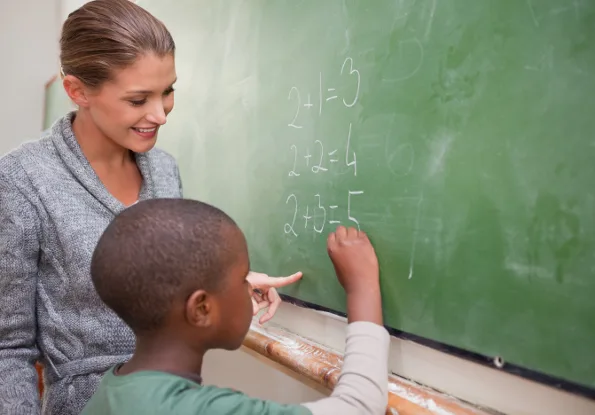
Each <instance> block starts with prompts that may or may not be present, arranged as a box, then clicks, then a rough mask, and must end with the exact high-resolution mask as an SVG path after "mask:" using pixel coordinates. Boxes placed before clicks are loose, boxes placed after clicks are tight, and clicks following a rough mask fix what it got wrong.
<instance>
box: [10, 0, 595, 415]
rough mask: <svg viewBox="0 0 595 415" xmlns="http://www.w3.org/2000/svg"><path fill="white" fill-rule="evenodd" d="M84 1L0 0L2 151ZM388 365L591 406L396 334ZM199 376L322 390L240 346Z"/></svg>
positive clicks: (302, 320)
mask: <svg viewBox="0 0 595 415" xmlns="http://www.w3.org/2000/svg"><path fill="white" fill-rule="evenodd" d="M83 3H85V0H18V1H5V0H2V1H1V2H0V56H2V57H3V59H2V62H3V64H2V65H0V87H1V90H2V92H3V94H2V96H3V99H2V100H0V125H1V126H2V127H1V128H2V136H1V138H0V154H2V153H4V152H6V151H8V150H9V149H11V148H13V147H15V146H16V145H18V144H19V143H21V142H22V141H24V140H26V139H31V138H36V137H37V136H38V134H39V130H40V126H41V122H42V111H43V86H44V83H45V82H46V81H47V80H48V79H49V78H50V77H51V76H52V75H54V74H56V73H57V68H58V63H57V56H58V45H57V39H58V36H59V30H60V27H61V23H62V22H63V20H64V19H65V18H66V17H67V15H68V13H70V12H71V11H72V10H74V9H75V8H77V7H79V6H80V5H82V4H83ZM8 97H10V98H8ZM258 271H266V270H258ZM273 323H274V324H278V325H281V326H284V327H286V328H288V329H289V330H290V331H293V332H296V333H298V334H301V335H304V336H307V337H309V338H311V339H312V340H315V341H317V342H319V343H321V344H324V345H326V346H328V347H331V348H334V349H336V350H338V351H341V350H342V349H343V341H344V333H345V324H346V323H345V321H344V319H341V318H338V317H336V316H332V315H327V314H323V313H318V312H314V311H311V310H304V309H300V308H297V307H295V306H292V305H289V304H284V305H283V306H282V307H281V308H280V309H279V311H278V313H277V316H276V317H275V318H274V320H273ZM389 370H390V371H392V372H395V373H397V374H399V375H401V376H404V377H406V378H410V379H413V380H416V381H418V382H420V383H423V384H426V385H430V386H432V387H434V388H436V389H438V390H442V391H445V392H447V393H450V394H452V395H454V396H457V397H459V398H462V399H465V400H467V401H469V402H474V403H477V404H482V405H485V406H487V407H491V408H494V409H498V410H499V411H501V412H503V413H507V414H515V415H516V414H519V415H521V414H522V415H524V414H535V415H537V414H539V415H547V414H573V415H582V414H594V413H595V403H593V402H591V401H587V400H585V399H583V398H579V397H575V396H573V395H569V394H566V393H562V392H559V391H555V390H553V389H551V388H547V387H544V386H542V385H539V384H536V383H533V382H529V381H526V380H523V379H520V378H518V377H515V376H512V375H508V374H506V373H503V372H499V371H497V370H494V369H489V368H485V367H482V366H479V365H476V364H473V363H470V362H467V361H464V360H461V359H458V358H455V357H452V356H449V355H445V354H443V353H440V352H437V351H435V350H432V349H428V348H426V347H423V346H419V345H416V344H414V343H412V342H407V341H401V340H398V339H393V341H392V344H391V356H390V362H389ZM203 377H204V379H205V382H206V383H209V384H216V385H219V386H226V387H232V388H235V389H239V390H242V391H244V392H246V393H248V394H250V395H252V396H255V397H260V398H266V399H274V400H277V401H281V402H287V403H298V402H304V401H309V400H314V399H319V398H321V397H323V396H324V395H325V394H326V393H325V392H324V391H321V390H318V389H315V388H313V387H310V386H307V385H305V384H303V383H302V382H300V381H299V380H298V379H296V378H294V377H292V376H290V375H288V374H286V373H284V372H283V371H279V370H277V368H276V367H275V366H274V365H273V364H271V363H270V362H268V361H266V360H264V359H262V358H257V357H255V356H254V355H253V354H251V353H248V352H247V351H244V350H240V351H236V352H225V351H213V352H210V353H208V354H207V356H206V359H205V365H204V371H203Z"/></svg>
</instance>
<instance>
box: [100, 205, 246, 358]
mask: <svg viewBox="0 0 595 415" xmlns="http://www.w3.org/2000/svg"><path fill="white" fill-rule="evenodd" d="M249 269H250V264H249V259H248V249H247V246H246V241H245V239H244V235H243V233H242V232H241V230H240V229H239V228H238V226H237V225H236V224H235V222H234V221H233V220H232V219H231V218H230V217H229V216H227V215H226V214H225V213H223V212H222V211H221V210H219V209H217V208H215V207H213V206H210V205H208V204H205V203H201V202H198V201H194V200H185V199H153V200H147V201H141V202H139V203H137V204H136V205H134V206H132V207H130V208H128V209H126V210H125V211H124V212H122V213H121V214H120V215H118V216H117V217H116V218H115V219H114V220H113V221H112V223H111V224H110V225H109V226H108V227H107V229H106V230H105V232H104V233H103V235H102V236H101V238H100V239H99V242H98V244H97V247H96V248H95V252H94V254H93V258H92V262H91V277H92V280H93V284H94V286H95V288H96V290H97V293H98V294H99V297H100V298H101V299H102V300H103V301H104V302H105V303H106V304H107V306H108V307H110V308H111V309H112V310H113V311H114V312H115V313H116V314H117V315H118V316H119V317H120V318H121V319H122V320H124V322H125V323H126V324H127V325H128V326H130V327H131V328H132V330H133V331H134V332H135V334H136V335H137V337H144V336H147V337H148V336H157V335H164V336H167V337H168V338H173V339H179V340H181V341H184V342H186V343H187V344H188V345H189V346H191V347H193V348H197V349H201V350H202V351H203V352H204V351H206V350H208V349H211V348H223V349H229V350H232V349H236V348H238V347H240V345H241V343H242V341H243V339H244V337H245V335H246V333H247V331H248V329H249V327H250V321H251V319H252V302H251V294H250V284H249V283H248V282H247V280H246V276H247V274H248V272H249Z"/></svg>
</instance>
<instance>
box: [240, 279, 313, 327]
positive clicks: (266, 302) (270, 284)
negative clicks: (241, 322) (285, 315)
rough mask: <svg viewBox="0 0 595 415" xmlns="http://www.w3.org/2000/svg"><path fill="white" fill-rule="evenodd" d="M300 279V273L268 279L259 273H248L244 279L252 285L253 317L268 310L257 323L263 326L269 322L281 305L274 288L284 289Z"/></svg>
mask: <svg viewBox="0 0 595 415" xmlns="http://www.w3.org/2000/svg"><path fill="white" fill-rule="evenodd" d="M300 278H302V273H301V272H296V273H295V274H293V275H290V276H289V277H269V276H268V275H266V274H261V273H260V272H252V271H250V272H249V273H248V275H247V276H246V279H247V280H248V282H249V283H250V285H252V307H253V311H254V315H256V314H257V313H258V312H259V311H260V310H262V309H263V308H267V307H268V308H269V309H268V311H267V312H266V313H265V314H263V315H262V316H261V317H260V320H259V323H260V324H263V323H266V322H267V321H269V320H270V319H271V318H273V316H274V315H275V312H276V311H277V308H279V304H281V297H279V294H278V293H277V290H276V289H275V288H280V287H285V286H286V285H289V284H293V283H294V282H296V281H297V280H299V279H300Z"/></svg>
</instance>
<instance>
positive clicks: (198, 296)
mask: <svg viewBox="0 0 595 415" xmlns="http://www.w3.org/2000/svg"><path fill="white" fill-rule="evenodd" d="M213 300H214V298H213V296H211V295H209V293H207V292H206V291H204V290H197V291H194V292H193V293H192V295H191V296H190V298H188V301H186V320H187V321H188V323H190V324H191V325H193V326H195V327H209V326H211V325H212V324H213V317H214V316H213V312H214V307H213V306H214V301H213Z"/></svg>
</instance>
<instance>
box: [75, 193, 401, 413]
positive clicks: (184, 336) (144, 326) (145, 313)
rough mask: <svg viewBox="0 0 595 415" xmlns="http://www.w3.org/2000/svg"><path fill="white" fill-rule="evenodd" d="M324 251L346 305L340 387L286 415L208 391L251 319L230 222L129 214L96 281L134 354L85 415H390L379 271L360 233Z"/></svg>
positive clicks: (141, 206)
mask: <svg viewBox="0 0 595 415" xmlns="http://www.w3.org/2000/svg"><path fill="white" fill-rule="evenodd" d="M327 244H328V253H329V255H330V258H331V260H332V262H333V265H334V267H335V271H336V273H337V277H338V278H339V282H340V283H341V285H342V286H343V288H344V289H345V292H346V294H347V309H348V316H349V325H348V327H347V340H346V348H345V360H344V365H343V368H342V372H341V376H340V378H339V382H338V384H337V386H336V388H335V390H334V391H333V393H332V394H331V395H330V396H329V397H327V398H324V399H321V400H319V401H316V402H310V403H305V404H303V405H282V404H278V403H275V402H270V401H263V400H260V399H253V398H250V397H247V396H246V395H244V394H242V393H240V392H236V391H232V390H229V389H222V388H218V387H214V386H202V379H201V377H200V373H201V367H202V361H203V356H204V354H205V353H206V352H207V350H209V349H216V348H220V349H227V350H234V349H237V348H239V347H240V345H241V344H242V342H243V340H244V337H245V335H246V333H247V332H248V330H249V327H250V322H251V320H252V301H251V295H252V288H251V287H250V284H249V283H248V282H247V281H246V275H247V274H248V271H249V270H250V264H249V259H248V249H247V246H246V241H245V239H244V235H243V233H242V232H241V231H240V229H239V228H238V226H237V225H236V224H235V223H234V221H233V220H232V219H231V218H229V216H227V215H226V214H225V213H223V212H222V211H220V210H219V209H217V208H215V207H213V206H210V205H207V204H205V203H201V202H197V201H192V200H184V199H153V200H147V201H142V202H139V203H138V204H136V205H134V206H132V207H130V208H128V209H127V210H125V211H124V212H123V213H121V214H120V215H119V216H117V217H116V218H115V219H114V220H113V222H112V223H111V224H110V225H109V226H108V228H107V229H106V230H105V232H104V234H103V235H102V237H101V238H100V240H99V243H98V245H97V248H96V249H95V252H94V255H93V260H92V263H91V276H92V279H93V284H94V285H95V288H96V289H97V292H98V294H99V296H100V297H101V299H102V300H103V301H104V302H105V303H106V304H107V306H108V307H109V308H111V309H112V310H113V311H114V312H115V313H116V314H117V315H118V316H119V317H120V318H121V319H122V320H123V321H124V322H125V323H126V324H127V325H129V326H130V327H131V328H132V330H133V331H134V333H135V335H136V350H135V353H134V355H133V357H132V358H131V359H130V361H129V362H127V363H125V364H123V365H120V366H117V367H114V368H113V369H111V370H109V371H108V372H107V373H106V374H105V376H104V378H103V380H102V382H101V384H100V386H99V388H98V390H97V391H96V393H95V394H94V395H93V397H92V398H91V400H90V401H89V402H88V403H87V405H86V406H85V409H84V410H83V412H82V414H83V415H99V414H101V415H135V414H138V415H157V414H180V415H182V414H184V415H186V414H208V415H221V414H234V415H243V414H246V415H247V414H265V415H267V414H268V415H273V414H275V415H276V414H288V415H289V414H304V415H305V414H313V415H319V414H333V415H337V414H341V415H348V414H383V413H384V411H385V408H386V405H387V393H388V391H387V372H386V365H387V359H388V344H389V336H388V333H387V332H386V330H385V329H384V328H383V326H382V312H381V301H380V288H379V281H378V261H377V258H376V255H375V252H374V249H373V247H372V245H371V244H370V242H369V240H368V238H367V236H366V235H365V233H363V232H360V231H358V230H357V229H354V228H349V229H346V228H344V227H339V228H338V229H337V230H336V232H334V233H331V234H330V235H329V237H328V241H327Z"/></svg>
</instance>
